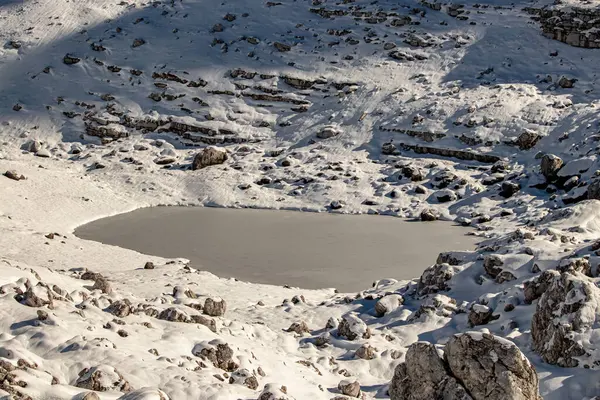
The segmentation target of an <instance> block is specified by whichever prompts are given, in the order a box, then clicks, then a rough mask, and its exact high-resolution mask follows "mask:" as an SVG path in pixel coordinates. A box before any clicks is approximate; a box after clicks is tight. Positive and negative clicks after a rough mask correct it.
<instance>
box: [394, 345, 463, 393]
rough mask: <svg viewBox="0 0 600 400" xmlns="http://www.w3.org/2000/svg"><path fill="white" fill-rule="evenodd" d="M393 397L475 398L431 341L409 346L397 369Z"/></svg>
mask: <svg viewBox="0 0 600 400" xmlns="http://www.w3.org/2000/svg"><path fill="white" fill-rule="evenodd" d="M389 394H390V400H432V399H444V400H471V399H472V398H471V396H469V394H468V393H467V392H466V390H465V388H464V387H462V386H461V385H460V383H458V381H457V380H456V379H455V378H454V377H453V376H451V375H449V374H448V372H447V366H446V365H445V364H444V361H443V360H442V359H441V358H440V356H439V355H438V352H437V350H436V348H435V346H434V345H433V344H431V343H426V342H417V343H414V344H412V345H411V346H410V347H409V348H408V352H407V353H406V361H405V362H403V363H402V364H399V365H398V366H397V367H396V369H395V370H394V376H393V378H392V381H391V383H390V388H389Z"/></svg>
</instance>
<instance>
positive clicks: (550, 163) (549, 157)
mask: <svg viewBox="0 0 600 400" xmlns="http://www.w3.org/2000/svg"><path fill="white" fill-rule="evenodd" d="M540 166H541V170H542V175H544V176H545V177H546V180H548V181H552V180H554V179H555V178H556V174H557V173H558V171H559V170H560V169H561V168H562V166H563V160H562V159H561V158H560V157H559V156H556V155H554V154H544V156H543V157H542V162H541V164H540Z"/></svg>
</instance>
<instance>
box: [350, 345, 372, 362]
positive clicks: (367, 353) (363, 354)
mask: <svg viewBox="0 0 600 400" xmlns="http://www.w3.org/2000/svg"><path fill="white" fill-rule="evenodd" d="M376 351H377V349H375V347H373V346H370V345H368V344H363V345H362V346H360V347H359V348H358V350H356V353H354V354H355V355H356V357H357V358H362V359H363V360H372V359H374V358H375V352H376Z"/></svg>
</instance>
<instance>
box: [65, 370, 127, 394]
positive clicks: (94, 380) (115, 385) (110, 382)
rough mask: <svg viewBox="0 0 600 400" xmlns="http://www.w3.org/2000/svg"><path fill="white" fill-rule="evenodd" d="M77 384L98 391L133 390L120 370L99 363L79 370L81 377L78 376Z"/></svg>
mask: <svg viewBox="0 0 600 400" xmlns="http://www.w3.org/2000/svg"><path fill="white" fill-rule="evenodd" d="M75 386H77V387H79V388H83V389H89V390H94V391H96V392H108V391H113V390H114V391H118V392H130V391H131V386H130V385H129V382H127V381H126V380H125V378H123V375H121V373H120V372H119V371H117V370H116V369H115V368H113V367H111V366H109V365H98V366H95V367H91V368H85V369H83V370H82V371H81V372H79V378H77V381H76V382H75Z"/></svg>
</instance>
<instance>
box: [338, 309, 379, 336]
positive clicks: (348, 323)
mask: <svg viewBox="0 0 600 400" xmlns="http://www.w3.org/2000/svg"><path fill="white" fill-rule="evenodd" d="M338 336H340V337H345V338H346V339H348V340H356V339H368V338H370V337H371V329H369V327H368V326H367V324H365V323H364V321H363V320H361V319H360V318H358V316H356V315H354V314H347V315H345V316H343V317H342V319H341V321H340V323H339V325H338Z"/></svg>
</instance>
